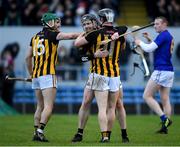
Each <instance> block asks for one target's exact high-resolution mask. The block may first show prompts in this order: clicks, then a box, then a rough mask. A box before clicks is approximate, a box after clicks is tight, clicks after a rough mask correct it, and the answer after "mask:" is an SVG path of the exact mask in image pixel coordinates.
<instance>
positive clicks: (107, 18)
mask: <svg viewBox="0 0 180 147" xmlns="http://www.w3.org/2000/svg"><path fill="white" fill-rule="evenodd" d="M98 16H99V17H100V19H101V18H102V19H103V23H104V22H114V12H113V10H112V9H109V8H104V9H101V10H99V12H98Z"/></svg>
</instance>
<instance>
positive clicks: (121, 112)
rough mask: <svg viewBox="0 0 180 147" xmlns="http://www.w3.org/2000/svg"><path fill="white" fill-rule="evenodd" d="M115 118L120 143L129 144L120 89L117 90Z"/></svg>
mask: <svg viewBox="0 0 180 147" xmlns="http://www.w3.org/2000/svg"><path fill="white" fill-rule="evenodd" d="M116 117H117V119H118V122H119V125H120V128H121V137H122V142H124V143H125V142H129V138H128V135H127V130H126V128H127V125H126V110H125V108H124V104H123V91H122V89H120V90H119V98H118V100H117V104H116Z"/></svg>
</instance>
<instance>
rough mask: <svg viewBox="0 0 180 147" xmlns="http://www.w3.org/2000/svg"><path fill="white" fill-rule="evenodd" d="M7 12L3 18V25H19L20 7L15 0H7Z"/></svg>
mask: <svg viewBox="0 0 180 147" xmlns="http://www.w3.org/2000/svg"><path fill="white" fill-rule="evenodd" d="M8 2H9V3H8V6H7V9H8V10H7V14H6V17H5V19H4V25H6V26H7V25H9V26H19V25H21V24H22V23H21V14H20V7H19V5H18V1H17V0H9V1H8Z"/></svg>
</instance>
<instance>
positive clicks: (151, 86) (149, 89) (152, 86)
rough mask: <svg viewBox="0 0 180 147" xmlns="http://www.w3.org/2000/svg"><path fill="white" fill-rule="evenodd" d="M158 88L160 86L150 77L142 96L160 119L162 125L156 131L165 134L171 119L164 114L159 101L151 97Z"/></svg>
mask: <svg viewBox="0 0 180 147" xmlns="http://www.w3.org/2000/svg"><path fill="white" fill-rule="evenodd" d="M158 89H160V86H159V85H157V84H156V83H155V82H154V81H153V80H151V79H150V80H149V81H148V83H147V85H146V88H145V91H144V95H143V97H144V99H145V101H146V103H147V104H148V106H149V107H150V108H151V109H152V110H153V111H154V112H155V113H156V114H157V115H159V117H160V119H161V121H162V127H161V129H160V130H159V131H157V133H163V134H167V133H168V130H167V127H168V126H170V125H171V123H172V121H171V120H170V119H169V118H168V117H167V116H166V114H165V113H164V112H163V110H162V109H161V107H160V105H159V103H158V102H157V101H156V100H155V99H154V97H153V95H154V94H155V92H156V91H157V90H158Z"/></svg>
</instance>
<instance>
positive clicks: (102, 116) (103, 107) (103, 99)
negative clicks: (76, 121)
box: [95, 90, 108, 142]
mask: <svg viewBox="0 0 180 147" xmlns="http://www.w3.org/2000/svg"><path fill="white" fill-rule="evenodd" d="M95 97H96V101H97V105H98V120H99V125H100V129H101V135H102V140H101V142H106V141H108V136H107V124H108V120H107V114H106V112H107V102H108V91H107V90H106V91H95Z"/></svg>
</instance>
